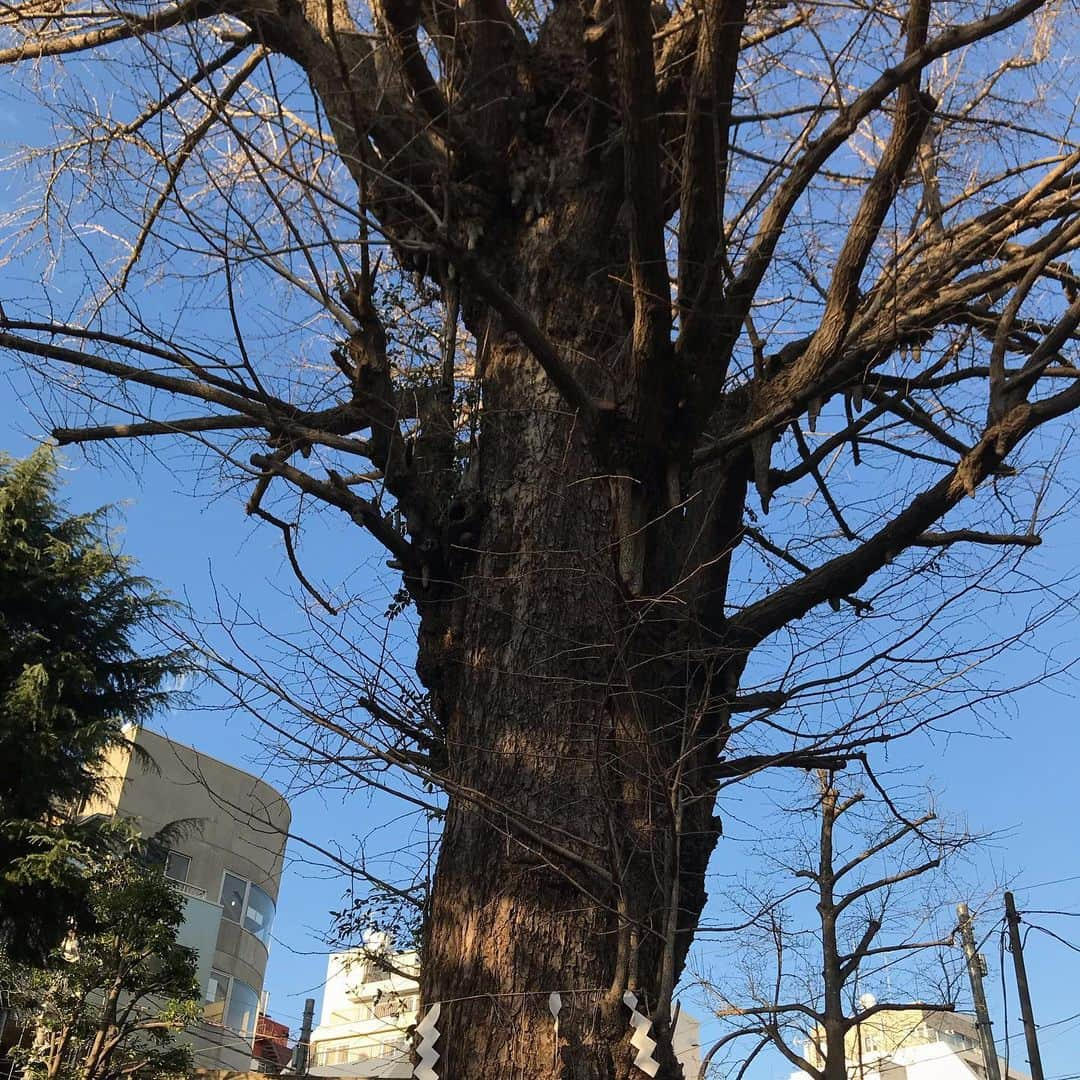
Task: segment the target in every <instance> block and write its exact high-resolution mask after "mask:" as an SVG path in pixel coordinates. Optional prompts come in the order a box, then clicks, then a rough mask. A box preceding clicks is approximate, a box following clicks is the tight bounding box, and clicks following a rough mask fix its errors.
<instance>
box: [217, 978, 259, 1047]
mask: <svg viewBox="0 0 1080 1080" xmlns="http://www.w3.org/2000/svg"><path fill="white" fill-rule="evenodd" d="M258 1019H259V995H258V993H257V992H256V991H255V989H254V987H251V986H248V984H247V983H246V982H241V981H240V980H239V979H232V980H231V985H230V987H229V1005H228V1008H227V1009H226V1010H225V1026H226V1027H227V1028H231V1029H232V1030H233V1031H239V1032H240V1034H241V1035H254V1034H255V1023H256V1021H257V1020H258Z"/></svg>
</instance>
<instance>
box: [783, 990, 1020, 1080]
mask: <svg viewBox="0 0 1080 1080" xmlns="http://www.w3.org/2000/svg"><path fill="white" fill-rule="evenodd" d="M860 1004H861V1005H862V1007H863V1008H864V1009H868V1008H872V1007H873V1006H874V1004H876V1003H875V1002H874V1000H873V998H872V997H871V996H870V995H866V996H864V997H863V998H862V999H861V1001H860ZM845 1052H846V1058H847V1070H848V1076H849V1077H851V1080H986V1069H985V1066H984V1063H983V1057H982V1051H981V1050H980V1047H979V1033H978V1029H977V1028H976V1026H975V1018H974V1017H972V1016H968V1015H966V1014H964V1013H956V1012H941V1011H939V1010H934V1009H926V1008H921V1007H919V1006H918V1005H915V1006H914V1007H913V1008H911V1009H882V1010H880V1011H879V1012H875V1013H873V1014H872V1015H871V1016H869V1017H868V1018H867V1019H866V1020H864V1021H863V1022H862V1023H861V1024H857V1025H856V1026H854V1027H853V1028H852V1029H851V1030H850V1031H849V1032H848V1034H847V1037H846V1039H845ZM803 1056H804V1057H805V1058H806V1060H807V1061H808V1062H809V1063H810V1064H811V1065H813V1066H814V1067H815V1068H821V1067H822V1066H823V1064H824V1059H823V1055H822V1053H821V1050H820V1048H819V1040H815V1039H814V1038H813V1037H811V1038H810V1039H808V1040H807V1042H806V1045H805V1047H804V1050H803ZM998 1069H999V1071H1000V1074H1001V1076H1002V1078H1003V1080H1029V1077H1028V1076H1027V1075H1026V1074H1025V1073H1022V1072H1020V1071H1019V1070H1018V1069H1016V1068H1015V1063H1008V1064H1007V1063H1006V1062H1005V1060H1004V1059H1003V1058H1000V1057H999V1058H998ZM791 1080H808V1076H807V1074H806V1073H805V1072H796V1073H793V1074H792V1077H791Z"/></svg>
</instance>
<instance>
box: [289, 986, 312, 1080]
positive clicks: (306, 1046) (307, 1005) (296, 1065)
mask: <svg viewBox="0 0 1080 1080" xmlns="http://www.w3.org/2000/svg"><path fill="white" fill-rule="evenodd" d="M314 1018H315V999H314V998H306V999H305V1001H304V1019H303V1021H302V1022H301V1024H300V1038H299V1039H297V1040H296V1050H295V1052H294V1053H293V1067H292V1071H293V1073H294V1074H295V1075H296V1076H307V1071H308V1057H309V1053H310V1050H311V1024H312V1021H313V1020H314Z"/></svg>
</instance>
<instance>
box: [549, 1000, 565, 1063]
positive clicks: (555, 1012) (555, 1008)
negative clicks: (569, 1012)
mask: <svg viewBox="0 0 1080 1080" xmlns="http://www.w3.org/2000/svg"><path fill="white" fill-rule="evenodd" d="M561 1010H562V994H560V993H559V991H558V990H552V991H551V993H550V994H548V1012H549V1013H551V1016H552V1019H553V1020H554V1021H555V1052H554V1056H553V1057H552V1059H551V1064H552V1068H555V1069H557V1068H558V1067H559V1013H560V1011H561Z"/></svg>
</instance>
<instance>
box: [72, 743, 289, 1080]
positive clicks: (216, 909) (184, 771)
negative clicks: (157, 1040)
mask: <svg viewBox="0 0 1080 1080" xmlns="http://www.w3.org/2000/svg"><path fill="white" fill-rule="evenodd" d="M132 733H133V736H134V742H135V744H136V746H137V747H138V748H139V749H140V751H143V752H145V754H147V755H149V757H150V759H151V760H152V761H153V763H154V766H156V768H154V767H149V766H147V765H146V764H145V763H144V762H143V760H142V755H141V754H140V753H132V752H131V751H127V750H124V751H114V752H113V753H112V754H111V755H110V757H109V759H108V762H107V765H106V767H105V772H104V776H103V781H104V784H103V794H102V796H101V797H100V798H98V799H97V800H94V801H92V802H91V803H89V804H88V805H87V806H86V808H85V809H86V812H87V813H107V814H119V815H120V816H122V817H125V818H129V819H131V820H132V821H133V822H134V823H135V824H136V826H137V827H138V828H139V830H140V832H141V833H142V834H143V835H144V836H150V835H153V834H154V833H157V832H159V831H160V830H161V829H163V828H165V827H166V826H175V825H176V823H178V822H182V823H183V827H182V829H181V830H180V835H179V836H178V837H177V838H176V839H174V840H172V841H171V842H170V843H169V845H168V846H169V847H170V849H172V850H174V851H176V852H177V853H179V854H182V855H184V856H187V858H188V859H190V864H189V865H188V866H187V868H186V869H187V874H186V882H185V884H184V886H183V888H184V891H185V892H186V893H187V894H188V895H189V897H190V898H191V899H190V900H189V902H188V910H187V915H188V919H187V921H186V922H185V926H184V928H183V929H182V931H181V935H180V937H181V940H182V941H183V942H184V943H185V944H190V945H191V946H192V947H193V948H195V949H197V951H198V952H199V976H200V979H201V980H202V985H203V989H204V992H206V991H207V988H208V986H209V985H210V973H211V971H216V972H219V973H221V974H223V975H226V976H228V977H229V980H230V981H229V982H228V984H227V985H228V986H229V987H232V986H233V985H234V984H233V982H232V981H231V980H237V981H238V982H239V983H243V984H246V986H247V987H250V988H251V989H252V990H253V991H254V992H255V995H256V996H257V997H258V996H261V994H262V988H263V979H264V976H265V974H266V964H267V959H268V955H269V950H268V944H269V925H268V923H269V920H268V919H267V917H266V914H267V913H266V911H265V910H259V903H260V901H259V898H258V893H257V891H253V890H252V889H251V888H250V886H252V885H253V886H255V888H256V890H262V892H263V893H265V894H266V896H268V897H269V899H270V900H271V901H273V902H274V903H275V904H276V902H277V898H278V888H279V885H280V882H281V871H282V867H283V863H284V857H285V839H286V834H287V832H288V828H289V824H290V820H291V815H290V812H289V806H288V803H286V801H285V800H284V799H283V798H282V797H281V796H280V795H279V794H278V793H277V792H276V791H275V790H274V789H273V788H272V787H270V785H269V784H267V783H265V782H264V781H262V780H260V779H259V778H258V777H256V776H252V775H251V774H250V773H246V772H244V771H243V770H241V769H237V768H234V767H233V766H232V765H226V764H225V763H224V762H222V761H218V760H217V759H216V758H212V757H209V756H208V755H206V754H201V753H199V752H198V751H197V750H194V749H192V748H191V747H189V746H184V745H183V744H181V743H176V742H173V741H172V740H171V739H167V738H165V737H164V736H161V735H158V734H156V733H155V732H152V731H148V730H146V729H145V728H139V729H133V732H132ZM226 873H229V874H231V875H234V877H235V878H236V879H238V880H239V881H241V882H243V883H244V885H245V888H244V891H243V894H242V897H243V898H242V899H236V898H235V897H232V894H228V895H226V896H224V897H223V894H222V886H223V882H224V881H225V874H226ZM227 892H228V891H227ZM231 897H232V898H231ZM223 901H224V906H223ZM263 907H265V905H263ZM235 919H240V920H241V921H240V922H237V921H233V920H235ZM245 921H246V922H247V923H248V924H249V925H250V926H252V927H261V929H260V930H259V932H258V933H255V932H251V931H249V930H248V929H246V928H245V926H244V925H243V922H245ZM259 934H261V935H262V937H263V938H265V939H266V940H260V936H259ZM218 982H219V985H221V980H218ZM227 993H228V994H229V995H230V996H229V999H228V1001H226V1002H222V1003H220V1005H219V1007H218V1009H217V1010H216V1011H215V1010H213V1009H211V1012H210V1013H209V1014H208V1015H211V1016H212V1017H213V1018H215V1019H217V1020H219V1021H220V1020H221V1019H223V1018H224V1017H223V1014H224V1009H223V1008H222V1006H225V1005H231V1001H232V998H231V993H232V991H231V989H230V990H228V991H227ZM238 995H239V996H238V997H237V1000H238V1001H239V1000H240V998H241V997H243V996H247V993H246V991H242V990H240V991H238ZM254 1023H255V1017H254V1016H252V1017H251V1018H250V1025H251V1029H252V1030H251V1032H249V1033H245V1034H243V1035H237V1034H234V1033H232V1032H230V1031H228V1030H223V1029H222V1028H220V1027H216V1029H215V1025H214V1024H210V1025H200V1028H199V1030H198V1031H197V1032H195V1033H194V1035H193V1038H194V1041H195V1044H196V1046H195V1049H196V1064H198V1065H200V1066H205V1067H207V1068H225V1069H234V1070H246V1069H247V1068H248V1067H249V1065H250V1047H251V1041H252V1038H253V1036H254Z"/></svg>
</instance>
